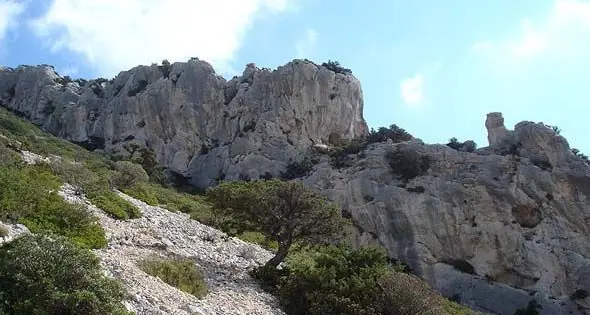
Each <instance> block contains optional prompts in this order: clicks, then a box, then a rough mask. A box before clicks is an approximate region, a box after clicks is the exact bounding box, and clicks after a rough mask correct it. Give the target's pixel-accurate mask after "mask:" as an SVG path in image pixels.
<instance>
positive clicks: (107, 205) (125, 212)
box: [86, 190, 141, 220]
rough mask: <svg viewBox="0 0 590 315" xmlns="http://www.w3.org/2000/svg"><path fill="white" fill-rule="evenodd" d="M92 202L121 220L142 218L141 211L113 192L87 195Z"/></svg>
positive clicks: (105, 191)
mask: <svg viewBox="0 0 590 315" xmlns="http://www.w3.org/2000/svg"><path fill="white" fill-rule="evenodd" d="M86 196H87V197H88V199H89V200H90V202H92V204H93V205H95V206H97V207H98V208H100V209H102V210H103V211H104V212H106V213H107V214H109V215H110V216H111V217H113V218H115V219H119V220H127V219H137V218H141V211H140V210H139V209H138V208H137V207H136V206H134V205H132V204H131V203H129V202H128V201H127V200H125V199H123V198H121V197H120V196H119V195H117V194H116V193H115V192H114V191H111V190H98V191H97V190H93V191H90V192H88V193H87V195H86Z"/></svg>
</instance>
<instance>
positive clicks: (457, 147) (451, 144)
mask: <svg viewBox="0 0 590 315" xmlns="http://www.w3.org/2000/svg"><path fill="white" fill-rule="evenodd" d="M447 146H448V147H450V148H453V149H455V150H461V148H462V147H463V144H462V143H460V142H459V141H458V140H457V138H455V137H453V138H451V139H450V140H449V143H447Z"/></svg>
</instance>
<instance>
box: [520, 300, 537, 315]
mask: <svg viewBox="0 0 590 315" xmlns="http://www.w3.org/2000/svg"><path fill="white" fill-rule="evenodd" d="M541 309H543V307H542V306H541V305H540V304H539V302H537V300H534V299H533V300H530V301H529V303H528V304H527V307H526V308H519V309H518V310H516V312H514V315H539V314H540V313H539V310H541Z"/></svg>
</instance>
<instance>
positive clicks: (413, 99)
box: [0, 0, 590, 154]
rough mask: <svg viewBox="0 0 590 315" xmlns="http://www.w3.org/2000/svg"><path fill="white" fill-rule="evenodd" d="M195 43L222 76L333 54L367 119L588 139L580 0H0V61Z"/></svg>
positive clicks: (69, 62) (165, 52) (588, 17)
mask: <svg viewBox="0 0 590 315" xmlns="http://www.w3.org/2000/svg"><path fill="white" fill-rule="evenodd" d="M192 56H196V57H199V58H201V59H205V60H207V61H209V62H211V63H212V64H213V65H214V66H215V68H216V69H217V71H218V72H219V73H220V74H222V75H223V76H225V77H226V78H231V77H232V76H233V75H236V74H239V73H241V71H242V70H243V69H244V65H245V64H247V63H249V62H254V63H256V64H257V66H259V67H268V68H276V67H277V66H279V65H282V64H285V63H287V62H288V61H290V60H292V59H294V58H307V59H310V60H313V61H315V62H317V63H321V62H324V61H327V60H328V59H332V60H338V61H340V63H341V64H342V65H343V66H345V67H348V68H351V69H352V71H353V73H354V75H355V76H356V77H357V78H358V79H359V80H360V81H361V83H362V88H363V94H364V97H365V110H364V116H365V119H366V120H367V122H368V123H369V126H371V127H378V126H388V125H390V124H392V123H395V124H398V125H399V126H401V127H403V128H405V129H406V130H408V131H409V132H411V133H412V134H413V135H414V136H416V137H419V138H421V139H422V140H424V141H425V142H428V143H435V142H446V141H447V140H448V139H449V138H451V137H457V138H459V140H466V139H473V140H475V141H476V142H477V143H478V144H479V145H480V146H486V145H487V138H486V131H485V127H484V121H485V115H486V113H488V112H493V111H500V112H502V113H503V114H504V118H505V120H506V126H507V127H508V128H510V129H512V128H513V126H514V124H515V123H517V122H519V121H522V120H531V121H535V122H539V121H542V122H544V123H547V124H551V125H557V126H559V127H560V128H561V129H562V134H563V135H564V136H566V137H567V138H568V140H569V142H570V145H571V146H572V147H576V148H578V149H580V150H581V151H582V152H585V153H587V154H588V153H590V140H588V139H587V138H588V137H587V136H590V132H589V131H588V130H587V126H586V124H587V123H588V120H589V119H590V104H589V101H590V71H588V69H590V0H518V1H514V0H512V1H509V0H494V1H492V0H478V1H473V0H447V1H440V0H414V1H401V0H366V1H353V0H346V1H342V0H340V1H335V0H215V1H208V0H166V1H164V0H124V1H122V0H100V1H99V0H0V64H2V65H6V66H16V65H19V64H42V63H47V64H52V65H54V66H55V67H56V69H57V70H58V72H59V73H60V74H62V75H64V74H68V75H70V76H73V77H84V78H92V77H96V76H104V77H113V76H114V75H115V74H116V73H118V72H119V71H121V70H125V69H128V68H131V67H133V66H135V65H138V64H150V63H152V62H159V61H161V60H162V59H164V58H166V59H168V60H170V61H186V60H187V59H188V58H189V57H192Z"/></svg>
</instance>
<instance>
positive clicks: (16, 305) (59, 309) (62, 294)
mask: <svg viewBox="0 0 590 315" xmlns="http://www.w3.org/2000/svg"><path fill="white" fill-rule="evenodd" d="M126 295H127V294H126V293H125V291H124V289H123V287H122V286H121V284H120V283H119V282H117V281H115V280H113V279H110V278H107V277H106V276H105V275H104V274H103V270H102V268H101V266H100V261H99V259H98V258H97V257H96V256H95V255H94V254H92V253H91V252H90V251H88V250H84V249H81V248H79V247H77V246H76V245H74V244H73V243H71V242H70V241H68V240H67V239H66V238H64V237H61V236H57V235H51V236H49V235H26V236H22V237H19V238H17V239H16V240H14V241H12V242H10V243H8V244H4V245H3V246H1V247H0V301H3V303H0V313H6V314H35V315H54V314H55V315H57V314H65V315H69V314H72V315H73V314H90V315H107V314H108V315H110V314H116V315H122V314H129V313H128V312H127V311H126V309H125V307H124V306H123V304H122V303H121V302H122V300H123V299H125V298H126Z"/></svg>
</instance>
